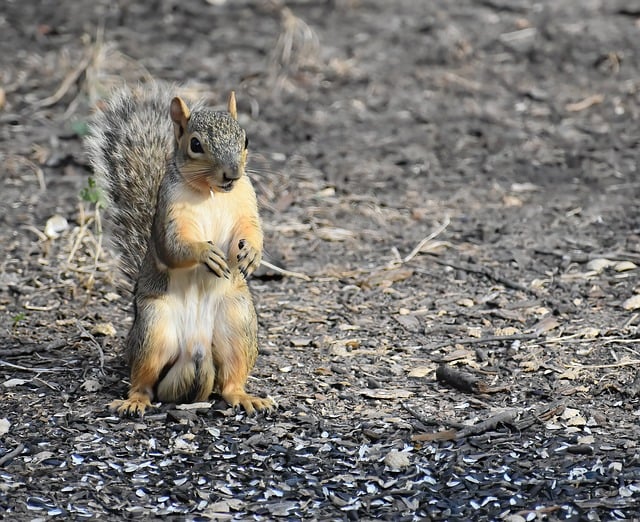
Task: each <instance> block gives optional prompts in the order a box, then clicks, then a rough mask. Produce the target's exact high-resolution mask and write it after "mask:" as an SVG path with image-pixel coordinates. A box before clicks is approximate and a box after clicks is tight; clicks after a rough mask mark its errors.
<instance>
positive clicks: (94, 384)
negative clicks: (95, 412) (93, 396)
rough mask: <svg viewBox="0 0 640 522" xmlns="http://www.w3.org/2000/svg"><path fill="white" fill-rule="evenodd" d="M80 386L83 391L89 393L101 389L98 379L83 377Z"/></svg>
mask: <svg viewBox="0 0 640 522" xmlns="http://www.w3.org/2000/svg"><path fill="white" fill-rule="evenodd" d="M81 386H82V389H83V390H84V391H86V392H89V393H93V392H96V391H98V390H100V389H102V384H100V381H99V380H98V379H85V380H84V382H83V383H82V385H81Z"/></svg>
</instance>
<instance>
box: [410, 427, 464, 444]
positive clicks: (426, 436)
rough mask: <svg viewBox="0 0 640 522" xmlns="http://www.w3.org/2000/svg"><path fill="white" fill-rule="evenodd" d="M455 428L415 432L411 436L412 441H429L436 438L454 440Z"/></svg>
mask: <svg viewBox="0 0 640 522" xmlns="http://www.w3.org/2000/svg"><path fill="white" fill-rule="evenodd" d="M455 438H456V430H442V431H434V432H433V433H416V434H415V435H413V436H412V437H411V440H412V441H414V442H431V441H436V440H454V439H455Z"/></svg>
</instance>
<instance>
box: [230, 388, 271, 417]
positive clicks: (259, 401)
mask: <svg viewBox="0 0 640 522" xmlns="http://www.w3.org/2000/svg"><path fill="white" fill-rule="evenodd" d="M222 398H223V399H224V400H225V401H226V402H227V404H229V406H232V407H234V408H235V407H237V406H242V407H243V408H244V410H245V411H246V412H247V413H248V414H252V413H255V412H256V411H265V410H271V409H273V407H274V406H275V404H274V402H273V401H272V400H271V399H263V398H262V397H256V396H255V395H249V394H248V393H245V392H228V393H223V394H222Z"/></svg>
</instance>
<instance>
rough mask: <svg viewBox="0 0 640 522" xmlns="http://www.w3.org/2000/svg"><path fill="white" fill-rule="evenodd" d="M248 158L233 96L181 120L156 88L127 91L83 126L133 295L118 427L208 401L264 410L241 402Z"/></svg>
mask: <svg viewBox="0 0 640 522" xmlns="http://www.w3.org/2000/svg"><path fill="white" fill-rule="evenodd" d="M169 117H170V118H171V121H172V122H173V133H172V132H171V124H170V123H169ZM172 142H173V145H172ZM247 146H248V139H247V135H246V132H245V131H244V129H242V128H241V127H240V125H239V123H238V121H237V111H236V100H235V95H234V93H233V92H232V93H231V95H230V97H229V102H228V112H216V111H212V110H210V109H207V108H206V107H205V106H204V104H203V103H197V104H195V105H193V106H192V108H191V109H189V107H188V106H187V104H186V103H185V102H184V101H183V100H182V99H181V98H180V97H177V96H175V97H173V98H172V94H171V90H170V88H169V87H167V86H163V85H160V84H152V85H147V86H139V87H137V88H128V87H125V88H123V89H121V90H119V91H116V92H115V93H114V94H113V96H112V97H111V98H110V100H109V101H108V102H107V103H106V106H105V107H104V108H103V110H102V111H98V112H97V114H96V115H95V116H94V117H93V119H92V121H91V123H90V126H89V134H88V137H87V140H86V147H87V150H88V154H89V158H90V162H91V164H92V166H93V168H94V172H95V174H96V181H97V183H98V186H99V187H100V188H101V190H102V191H103V192H104V195H105V197H106V199H107V201H108V203H109V207H108V210H109V211H110V215H111V221H112V235H113V243H114V244H115V246H116V248H117V250H119V252H120V254H121V268H122V271H123V272H124V274H125V276H126V277H127V278H128V279H129V281H130V282H132V283H135V289H134V321H133V326H132V327H131V330H130V332H129V334H128V336H127V338H126V352H127V356H128V362H129V366H130V369H131V385H130V389H129V394H128V398H127V399H124V400H115V401H113V402H112V403H111V404H110V405H109V406H110V408H111V409H112V410H114V411H117V412H118V413H119V414H120V415H144V412H145V409H146V408H148V407H150V406H151V401H152V400H159V401H161V402H192V401H202V400H206V399H207V398H208V397H209V395H210V394H211V393H212V392H213V391H216V392H218V393H220V395H221V396H222V398H223V399H224V400H225V401H227V402H228V403H229V404H230V405H231V406H234V407H235V406H238V405H240V406H242V407H244V409H245V410H246V411H247V412H248V413H252V412H253V411H255V410H264V409H269V408H271V407H272V406H273V402H272V401H271V400H270V399H263V398H260V397H255V396H253V395H249V394H247V393H246V391H245V384H246V381H247V378H248V375H249V372H250V371H251V369H252V368H253V366H254V364H255V361H256V357H257V355H258V344H257V318H256V313H255V308H254V305H253V301H252V299H251V294H250V292H249V287H248V285H247V282H246V278H247V277H248V276H249V275H250V274H251V273H252V272H253V271H254V270H255V269H256V268H257V267H258V265H259V264H260V260H261V257H262V242H263V235H262V228H261V225H260V218H259V216H258V206H257V200H256V195H255V192H254V189H253V186H252V184H251V181H250V180H249V178H248V177H247V175H246V174H245V164H246V160H247Z"/></svg>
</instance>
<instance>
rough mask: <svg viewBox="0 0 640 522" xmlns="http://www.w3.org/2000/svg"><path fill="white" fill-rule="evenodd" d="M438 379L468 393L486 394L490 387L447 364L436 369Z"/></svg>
mask: <svg viewBox="0 0 640 522" xmlns="http://www.w3.org/2000/svg"><path fill="white" fill-rule="evenodd" d="M436 379H437V380H438V381H440V382H443V383H445V384H448V385H449V386H453V387H454V388H456V389H458V390H460V391H463V392H467V393H485V391H486V389H487V388H488V386H487V385H486V383H484V382H482V381H481V380H480V379H478V378H477V377H476V376H474V375H471V374H470V373H467V372H461V371H460V370H456V369H454V368H452V367H451V366H448V365H446V364H441V365H440V366H438V368H437V369H436Z"/></svg>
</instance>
